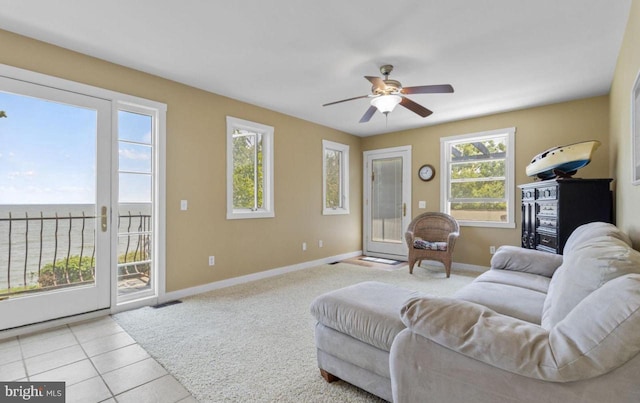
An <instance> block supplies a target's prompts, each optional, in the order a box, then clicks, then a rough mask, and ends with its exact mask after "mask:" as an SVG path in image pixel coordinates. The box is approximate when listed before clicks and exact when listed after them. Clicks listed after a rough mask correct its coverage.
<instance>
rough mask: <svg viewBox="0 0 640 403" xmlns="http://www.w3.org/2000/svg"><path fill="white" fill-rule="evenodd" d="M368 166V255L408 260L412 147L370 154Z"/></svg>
mask: <svg viewBox="0 0 640 403" xmlns="http://www.w3.org/2000/svg"><path fill="white" fill-rule="evenodd" d="M364 164H365V166H364V170H363V171H364V173H365V180H364V181H363V183H364V209H363V211H364V226H363V227H364V237H363V239H364V246H363V250H364V254H365V255H371V256H380V257H388V258H392V259H401V260H406V258H407V253H408V249H407V246H406V244H405V241H404V232H405V231H406V228H407V226H408V225H409V222H410V218H411V202H410V201H411V174H410V167H411V147H410V146H407V147H396V148H389V149H382V150H375V151H366V152H365V153H364Z"/></svg>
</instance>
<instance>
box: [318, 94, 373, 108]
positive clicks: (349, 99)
mask: <svg viewBox="0 0 640 403" xmlns="http://www.w3.org/2000/svg"><path fill="white" fill-rule="evenodd" d="M368 96H369V95H362V96H359V97H353V98H347V99H342V100H340V101H335V102H329V103H328V104H324V105H322V106H329V105H335V104H339V103H340V102H347V101H353V100H354V99H360V98H367V97H368Z"/></svg>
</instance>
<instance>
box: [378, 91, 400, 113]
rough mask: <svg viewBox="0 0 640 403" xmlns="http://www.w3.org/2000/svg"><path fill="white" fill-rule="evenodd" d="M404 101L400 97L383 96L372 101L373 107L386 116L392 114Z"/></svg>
mask: <svg viewBox="0 0 640 403" xmlns="http://www.w3.org/2000/svg"><path fill="white" fill-rule="evenodd" d="M400 101H402V97H401V96H400V95H381V96H379V97H375V98H373V99H372V100H371V105H373V106H375V107H376V108H377V109H378V110H379V111H380V112H382V113H384V114H385V115H386V114H387V113H389V112H391V111H392V110H393V109H394V108H395V107H396V105H398V104H399V103H400Z"/></svg>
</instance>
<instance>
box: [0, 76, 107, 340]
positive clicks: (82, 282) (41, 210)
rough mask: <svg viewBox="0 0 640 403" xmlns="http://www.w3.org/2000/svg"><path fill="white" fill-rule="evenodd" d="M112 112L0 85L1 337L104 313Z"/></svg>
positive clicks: (97, 102)
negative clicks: (16, 330)
mask: <svg viewBox="0 0 640 403" xmlns="http://www.w3.org/2000/svg"><path fill="white" fill-rule="evenodd" d="M110 108H111V104H110V103H109V102H108V101H104V100H101V99H97V98H92V97H88V96H83V95H79V94H75V93H70V92H66V91H62V90H56V89H52V88H49V87H44V86H38V85H35V84H30V83H25V82H21V81H17V80H11V79H7V78H0V110H2V111H3V112H4V113H3V114H2V116H4V117H2V118H0V317H1V318H2V322H1V323H0V330H1V329H7V328H11V327H15V326H21V325H24V324H29V323H35V322H40V321H44V320H49V319H53V318H56V317H63V316H68V315H74V314H77V313H83V312H89V311H93V310H97V309H101V308H106V307H109V305H110V294H109V290H110V281H109V230H110V224H109V209H108V206H109V185H108V183H109V163H110V160H109V155H110V152H109V149H110Z"/></svg>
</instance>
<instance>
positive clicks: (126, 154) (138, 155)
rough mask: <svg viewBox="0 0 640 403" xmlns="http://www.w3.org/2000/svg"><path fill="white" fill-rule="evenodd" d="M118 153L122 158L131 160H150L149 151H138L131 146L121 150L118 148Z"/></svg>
mask: <svg viewBox="0 0 640 403" xmlns="http://www.w3.org/2000/svg"><path fill="white" fill-rule="evenodd" d="M118 154H119V155H120V156H121V157H122V158H125V159H129V160H139V161H148V160H149V154H148V153H142V152H138V151H135V150H132V149H130V148H125V149H120V150H118Z"/></svg>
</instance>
